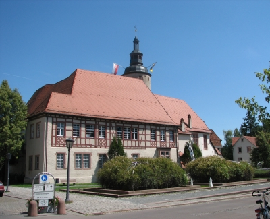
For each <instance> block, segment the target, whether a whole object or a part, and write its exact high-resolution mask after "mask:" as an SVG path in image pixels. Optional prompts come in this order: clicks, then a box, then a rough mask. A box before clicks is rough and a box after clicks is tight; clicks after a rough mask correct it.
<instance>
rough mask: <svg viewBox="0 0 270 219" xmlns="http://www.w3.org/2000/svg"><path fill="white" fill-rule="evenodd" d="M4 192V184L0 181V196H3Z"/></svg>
mask: <svg viewBox="0 0 270 219" xmlns="http://www.w3.org/2000/svg"><path fill="white" fill-rule="evenodd" d="M4 192H5V186H4V184H3V183H2V182H1V181H0V197H2V196H3V194H4Z"/></svg>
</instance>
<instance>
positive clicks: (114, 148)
mask: <svg viewBox="0 0 270 219" xmlns="http://www.w3.org/2000/svg"><path fill="white" fill-rule="evenodd" d="M108 156H109V159H112V158H114V157H116V156H125V152H124V147H123V145H122V141H121V139H120V138H118V139H116V138H115V137H114V138H113V140H112V143H111V145H110V148H109V152H108Z"/></svg>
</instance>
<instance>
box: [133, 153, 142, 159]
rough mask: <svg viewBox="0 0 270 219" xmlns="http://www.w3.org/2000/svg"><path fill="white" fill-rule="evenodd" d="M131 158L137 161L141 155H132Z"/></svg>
mask: <svg viewBox="0 0 270 219" xmlns="http://www.w3.org/2000/svg"><path fill="white" fill-rule="evenodd" d="M131 157H132V158H133V159H137V158H139V157H140V156H139V154H131Z"/></svg>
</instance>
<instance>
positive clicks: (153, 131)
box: [151, 129, 156, 141]
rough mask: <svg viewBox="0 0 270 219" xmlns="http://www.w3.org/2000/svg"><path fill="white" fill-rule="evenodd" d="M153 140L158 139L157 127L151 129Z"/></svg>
mask: <svg viewBox="0 0 270 219" xmlns="http://www.w3.org/2000/svg"><path fill="white" fill-rule="evenodd" d="M151 140H152V141H155V140H156V129H151Z"/></svg>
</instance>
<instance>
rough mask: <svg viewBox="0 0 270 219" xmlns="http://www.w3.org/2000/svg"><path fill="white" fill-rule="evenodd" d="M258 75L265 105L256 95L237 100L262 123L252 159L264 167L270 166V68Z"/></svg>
mask: <svg viewBox="0 0 270 219" xmlns="http://www.w3.org/2000/svg"><path fill="white" fill-rule="evenodd" d="M255 74H256V77H257V78H259V80H261V82H262V83H261V84H260V88H261V91H262V92H263V93H264V94H265V101H266V103H265V106H264V105H260V104H259V103H258V102H257V101H256V100H255V97H253V98H251V99H249V98H246V97H244V98H242V97H240V98H239V99H238V100H236V101H235V102H236V103H237V104H238V106H239V107H241V108H244V109H247V110H248V111H249V112H250V114H251V115H252V116H254V117H256V118H258V122H260V123H261V124H262V125H261V127H260V128H259V131H258V132H257V133H256V139H257V142H256V145H257V146H258V148H255V149H253V151H252V153H251V159H252V162H253V164H255V165H256V164H257V163H258V162H259V161H260V162H261V161H262V162H263V167H269V166H270V163H269V159H268V157H269V151H270V145H269V136H270V134H269V132H270V131H269V130H270V113H269V108H267V107H268V105H269V101H270V86H269V83H270V68H269V69H264V71H263V73H260V72H256V73H255Z"/></svg>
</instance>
